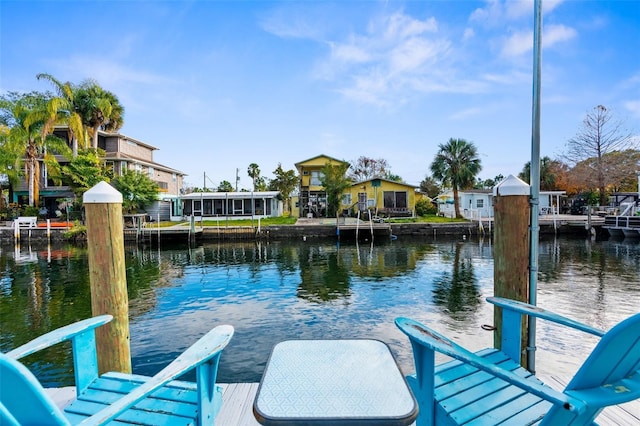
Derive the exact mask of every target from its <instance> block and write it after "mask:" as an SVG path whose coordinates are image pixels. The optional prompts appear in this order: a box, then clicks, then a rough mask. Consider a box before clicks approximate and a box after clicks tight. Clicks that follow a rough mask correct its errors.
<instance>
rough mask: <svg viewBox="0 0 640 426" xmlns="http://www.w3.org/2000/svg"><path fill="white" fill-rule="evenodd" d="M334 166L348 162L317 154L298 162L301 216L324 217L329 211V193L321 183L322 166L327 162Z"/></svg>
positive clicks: (299, 210) (298, 204) (299, 209)
mask: <svg viewBox="0 0 640 426" xmlns="http://www.w3.org/2000/svg"><path fill="white" fill-rule="evenodd" d="M327 163H329V164H331V165H332V166H336V165H341V164H348V163H347V162H346V161H341V160H338V159H336V158H333V157H329V156H328V155H323V154H321V155H317V156H315V157H313V158H309V159H308V160H304V161H300V162H299V163H296V164H295V166H296V169H297V170H298V176H300V191H299V194H298V203H297V206H298V212H299V213H298V214H299V217H323V216H326V212H327V193H326V191H325V190H324V188H323V187H322V183H320V179H321V178H322V168H323V167H324V166H325V165H326V164H327Z"/></svg>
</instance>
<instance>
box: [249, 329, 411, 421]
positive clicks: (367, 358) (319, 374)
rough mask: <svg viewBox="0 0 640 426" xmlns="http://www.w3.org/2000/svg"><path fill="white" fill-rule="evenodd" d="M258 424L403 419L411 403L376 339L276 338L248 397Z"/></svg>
mask: <svg viewBox="0 0 640 426" xmlns="http://www.w3.org/2000/svg"><path fill="white" fill-rule="evenodd" d="M253 411H254V414H255V416H256V419H257V420H258V421H259V422H260V423H262V424H263V425H300V424H304V425H315V424H317V425H329V424H330V425H357V424H360V425H364V424H366V425H406V424H410V423H412V422H413V421H414V420H415V418H416V416H417V414H418V408H417V403H416V401H415V399H414V397H413V394H412V393H411V391H410V390H409V387H408V386H407V383H406V381H405V379H404V377H403V376H402V373H401V372H400V370H399V368H398V365H397V364H396V361H395V359H394V358H393V355H392V354H391V351H390V350H389V347H388V346H387V345H386V344H384V343H383V342H380V341H378V340H368V339H355V340H288V341H284V342H280V343H278V344H277V345H276V346H275V347H274V348H273V351H272V352H271V357H270V358H269V362H268V363H267V367H266V369H265V372H264V374H263V376H262V380H261V381H260V386H259V388H258V392H257V394H256V399H255V401H254V406H253Z"/></svg>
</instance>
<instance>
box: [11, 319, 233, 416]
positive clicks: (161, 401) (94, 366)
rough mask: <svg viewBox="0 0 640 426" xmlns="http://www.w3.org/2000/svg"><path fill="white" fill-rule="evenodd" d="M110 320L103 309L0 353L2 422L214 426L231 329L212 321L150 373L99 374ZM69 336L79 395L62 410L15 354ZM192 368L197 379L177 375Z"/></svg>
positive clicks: (20, 356)
mask: <svg viewBox="0 0 640 426" xmlns="http://www.w3.org/2000/svg"><path fill="white" fill-rule="evenodd" d="M111 319H112V317H111V316H110V315H102V316H98V317H94V318H89V319H86V320H84V321H79V322H77V323H74V324H71V325H68V326H66V327H62V328H59V329H57V330H54V331H52V332H49V333H47V334H44V335H42V336H40V337H38V338H36V339H34V340H32V341H30V342H29V343H27V344H25V345H23V346H20V347H19V348H16V349H14V350H12V351H10V352H7V353H6V354H0V378H1V380H0V424H2V425H69V424H78V423H82V424H87V425H102V424H106V423H109V422H111V421H113V420H117V421H118V422H119V424H121V423H125V424H126V423H133V424H148V425H161V424H165V425H177V424H180V425H183V424H200V425H201V424H213V423H214V419H215V416H216V414H217V413H218V411H219V410H220V407H221V405H222V391H221V389H220V388H219V387H218V386H216V384H215V380H216V375H217V370H218V362H219V359H220V354H221V352H222V350H223V349H224V348H225V346H227V344H228V343H229V340H230V339H231V337H232V336H233V327H231V326H230V325H222V326H218V327H215V328H214V329H213V330H211V331H209V332H208V333H207V334H206V335H204V336H203V337H202V338H200V339H199V340H198V341H197V342H196V343H195V344H194V345H192V346H191V347H189V348H188V349H187V350H186V351H184V352H183V353H182V354H181V355H180V356H178V357H177V358H176V359H175V360H174V361H173V362H172V363H171V364H169V365H168V366H167V367H165V368H164V369H163V370H162V371H160V372H159V373H158V374H156V375H155V376H153V377H146V376H140V375H133V374H122V373H115V372H110V373H105V374H102V375H98V362H97V353H96V344H95V329H96V328H97V327H99V326H101V325H103V324H106V323H107V322H109V321H111ZM66 340H71V342H72V346H73V362H74V373H75V385H76V390H77V396H76V399H75V400H74V401H72V402H71V404H69V405H68V406H67V407H65V408H64V411H62V410H60V409H59V408H58V407H57V406H56V404H55V403H54V402H53V401H52V400H51V398H50V397H49V396H48V395H47V393H46V391H45V390H44V389H43V387H42V385H41V384H40V383H39V382H38V380H37V379H36V378H35V376H34V375H33V374H32V373H31V371H29V369H27V368H26V367H25V366H24V365H23V364H22V363H20V362H19V361H18V359H20V358H22V357H24V356H27V355H30V354H32V353H34V352H37V351H39V350H41V349H44V348H47V347H49V346H52V345H55V344H57V343H60V342H63V341H66ZM193 369H195V370H196V379H197V383H192V382H185V381H178V380H175V379H177V378H178V377H180V376H182V375H183V374H184V373H186V372H188V371H190V370H193Z"/></svg>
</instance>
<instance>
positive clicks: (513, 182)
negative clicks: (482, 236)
mask: <svg viewBox="0 0 640 426" xmlns="http://www.w3.org/2000/svg"><path fill="white" fill-rule="evenodd" d="M493 195H494V212H495V226H494V231H493V232H494V234H493V265H494V266H493V277H494V278H493V288H494V291H493V294H494V296H496V297H504V298H506V299H512V300H518V301H521V302H527V301H528V290H529V285H528V284H529V280H528V278H529V268H528V266H529V195H530V189H529V185H527V184H526V183H525V182H523V181H522V180H520V179H518V178H517V177H515V176H513V175H509V177H507V178H506V179H505V180H503V181H502V182H500V184H498V185H497V186H496V187H495V188H494V189H493ZM493 324H494V330H495V333H494V336H493V337H494V347H496V348H498V349H501V348H500V345H501V341H502V308H500V307H497V306H496V307H494V323H493ZM526 330H527V324H526V320H525V319H523V321H522V324H521V341H520V348H521V349H522V348H524V347H527V333H526ZM526 360H527V357H526V354H525V352H524V351H521V357H520V362H521V365H522V366H523V367H526Z"/></svg>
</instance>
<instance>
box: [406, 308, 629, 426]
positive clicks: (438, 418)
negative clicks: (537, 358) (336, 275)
mask: <svg viewBox="0 0 640 426" xmlns="http://www.w3.org/2000/svg"><path fill="white" fill-rule="evenodd" d="M487 301H489V302H491V303H493V304H494V305H496V306H500V307H501V308H502V324H503V332H502V346H501V347H502V350H497V349H493V348H491V349H484V350H481V351H478V352H475V353H473V352H470V351H468V350H466V349H464V348H463V347H461V346H459V345H457V344H456V343H454V342H452V341H451V340H449V339H447V338H446V337H444V336H442V335H441V334H438V333H437V332H435V331H433V330H431V329H429V328H428V327H426V326H424V325H422V324H420V323H418V322H416V321H414V320H411V319H407V318H397V319H396V325H397V326H398V327H399V328H400V330H402V332H403V333H405V334H406V335H407V336H408V337H409V340H410V342H411V345H412V349H413V355H414V361H415V367H416V373H415V374H414V375H411V376H408V377H407V380H408V382H409V384H410V385H411V388H412V390H413V391H414V394H415V396H416V399H417V400H418V404H419V407H420V414H419V416H418V420H417V423H416V424H417V425H418V426H425V425H438V426H440V425H462V424H464V425H496V424H500V425H503V424H504V425H518V426H521V425H530V424H540V425H590V424H593V421H594V419H595V418H596V416H597V415H598V414H599V413H600V412H601V411H602V409H603V408H604V407H606V406H610V405H616V404H622V403H625V402H628V401H632V400H635V399H638V398H640V314H636V315H634V316H631V317H630V318H628V319H626V320H624V321H622V322H620V323H619V324H617V325H616V326H614V327H613V328H612V329H611V330H609V331H608V332H606V333H605V332H603V331H600V330H597V329H595V328H592V327H589V326H587V325H585V324H581V323H579V322H576V321H573V320H571V319H568V318H565V317H562V316H560V315H557V314H554V313H552V312H549V311H546V310H544V309H541V308H539V307H536V306H532V305H528V304H525V303H520V302H516V301H513V300H508V299H502V298H497V297H490V298H488V299H487ZM522 315H530V316H534V317H537V318H540V319H543V320H548V321H552V322H555V323H558V324H561V325H564V326H568V327H572V328H575V329H577V330H581V331H584V332H586V333H590V334H593V335H596V336H599V337H601V339H600V341H599V342H598V344H597V345H596V347H595V348H594V349H593V351H592V352H591V354H590V355H589V357H588V358H587V359H586V360H585V362H584V363H583V364H582V366H581V367H580V368H579V369H578V371H577V372H576V374H575V376H574V377H573V379H572V380H571V381H570V382H569V384H568V385H567V387H566V388H565V390H564V392H559V391H556V390H554V389H552V388H550V387H548V386H546V385H544V384H543V383H542V382H541V381H540V380H539V379H537V378H536V377H535V376H534V375H532V374H531V373H530V372H529V371H527V370H526V369H524V368H522V367H521V366H520V365H519V362H520V341H521V340H520V334H521V332H520V330H521V328H520V324H521V316H522ZM434 351H437V352H440V353H443V354H445V355H447V356H450V357H452V358H455V359H454V360H453V361H449V362H447V363H444V364H440V365H437V366H436V365H435V352H434Z"/></svg>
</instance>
